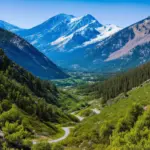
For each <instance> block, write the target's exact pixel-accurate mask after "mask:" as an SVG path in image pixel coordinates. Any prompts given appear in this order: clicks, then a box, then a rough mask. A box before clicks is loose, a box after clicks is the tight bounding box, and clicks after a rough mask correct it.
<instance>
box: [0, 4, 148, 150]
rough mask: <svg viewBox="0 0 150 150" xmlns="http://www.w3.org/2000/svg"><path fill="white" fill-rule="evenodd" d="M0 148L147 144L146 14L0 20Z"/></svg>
mask: <svg viewBox="0 0 150 150" xmlns="http://www.w3.org/2000/svg"><path fill="white" fill-rule="evenodd" d="M24 2H25V1H24ZM47 2H48V1H47ZM42 4H44V1H42ZM46 4H47V3H46ZM141 7H142V6H141ZM26 9H27V10H28V8H26ZM25 13H27V11H26V12H25ZM40 13H41V12H40ZM33 19H34V18H33ZM125 21H127V20H125ZM51 60H52V61H51ZM55 63H56V64H55ZM65 71H66V73H65ZM0 150H150V17H147V18H145V19H143V20H141V21H139V22H137V23H135V24H132V25H130V26H129V27H125V28H121V27H118V26H117V25H114V24H108V25H103V24H101V23H99V21H98V20H97V19H96V18H94V17H93V16H92V15H90V14H87V15H84V16H81V17H75V16H73V15H67V14H59V15H56V16H54V17H52V18H50V19H48V20H47V21H45V22H44V23H42V24H40V25H37V26H35V27H33V28H31V29H23V28H20V27H17V26H15V25H11V24H9V23H7V22H5V21H0Z"/></svg>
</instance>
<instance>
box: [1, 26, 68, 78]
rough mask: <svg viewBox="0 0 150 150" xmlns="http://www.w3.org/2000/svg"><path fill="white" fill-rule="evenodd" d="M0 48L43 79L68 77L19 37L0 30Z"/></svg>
mask: <svg viewBox="0 0 150 150" xmlns="http://www.w3.org/2000/svg"><path fill="white" fill-rule="evenodd" d="M0 47H1V48H3V49H4V51H5V53H6V55H7V56H8V57H9V58H10V59H11V60H13V61H15V62H16V63H17V64H19V65H21V66H22V67H24V68H25V69H27V70H28V71H30V72H32V73H33V74H34V75H36V76H39V77H41V78H43V79H56V78H65V77H68V76H67V75H66V74H65V73H63V72H62V71H61V70H60V69H59V68H58V67H57V66H56V65H55V64H54V63H53V62H51V61H50V60H49V59H48V58H47V57H46V56H44V55H43V54H42V53H40V52H39V51H38V50H37V49H36V48H34V47H33V46H32V45H30V44H29V43H28V42H26V41H25V40H23V39H22V38H20V37H19V36H17V35H15V34H13V33H11V32H8V31H6V30H3V29H1V28H0Z"/></svg>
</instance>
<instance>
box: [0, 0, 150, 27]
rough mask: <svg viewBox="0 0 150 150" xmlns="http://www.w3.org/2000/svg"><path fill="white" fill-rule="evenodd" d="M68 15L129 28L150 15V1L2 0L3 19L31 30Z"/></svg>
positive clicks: (1, 11)
mask: <svg viewBox="0 0 150 150" xmlns="http://www.w3.org/2000/svg"><path fill="white" fill-rule="evenodd" d="M59 13H66V14H72V15H75V16H82V15H85V14H91V15H93V16H94V17H95V18H96V19H97V20H99V22H100V23H102V24H110V23H113V24H116V25H119V26H122V27H126V26H128V25H130V24H132V23H135V22H137V21H139V20H141V19H144V18H146V17H148V16H150V0H1V1H0V20H4V21H7V22H9V23H12V24H14V25H17V26H19V27H22V28H31V27H33V26H34V25H37V24H40V23H42V22H43V21H45V20H47V19H49V18H50V17H52V16H54V15H56V14H59Z"/></svg>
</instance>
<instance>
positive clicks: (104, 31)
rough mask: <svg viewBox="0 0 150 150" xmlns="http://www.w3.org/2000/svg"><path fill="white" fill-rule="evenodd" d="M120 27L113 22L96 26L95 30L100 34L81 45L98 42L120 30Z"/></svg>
mask: <svg viewBox="0 0 150 150" xmlns="http://www.w3.org/2000/svg"><path fill="white" fill-rule="evenodd" d="M121 29H122V28H121V27H118V26H116V25H114V24H109V25H105V26H102V27H100V28H97V29H96V30H97V31H99V33H100V34H99V35H98V36H97V37H96V38H94V39H91V40H90V41H87V42H85V43H84V44H83V45H84V46H87V45H90V44H94V43H96V42H100V41H101V40H103V39H105V38H107V37H109V36H111V35H113V34H114V33H116V32H118V31H120V30H121Z"/></svg>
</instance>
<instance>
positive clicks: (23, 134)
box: [0, 49, 77, 149]
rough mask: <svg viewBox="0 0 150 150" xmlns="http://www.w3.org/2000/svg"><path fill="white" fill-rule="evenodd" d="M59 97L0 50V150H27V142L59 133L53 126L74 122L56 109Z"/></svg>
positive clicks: (51, 86) (52, 86)
mask: <svg viewBox="0 0 150 150" xmlns="http://www.w3.org/2000/svg"><path fill="white" fill-rule="evenodd" d="M59 96H60V93H59V91H58V90H57V88H56V87H55V86H54V85H53V84H52V83H51V82H49V81H44V80H40V79H39V78H36V77H34V76H33V75H32V74H31V73H29V72H27V71H25V70H24V69H23V68H21V67H20V66H18V65H17V64H15V63H13V62H12V61H11V60H10V59H8V57H7V56H6V55H5V54H4V52H3V51H2V50H1V49H0V132H1V133H3V135H4V136H3V138H1V137H2V134H0V147H1V148H2V147H3V149H11V148H14V149H29V147H30V146H31V143H30V142H29V141H27V140H29V139H30V140H31V139H33V138H37V137H40V136H50V137H53V136H54V135H56V134H57V133H59V134H60V133H61V132H62V131H61V130H60V129H59V127H57V126H56V123H57V124H60V125H61V124H63V123H67V122H68V123H69V122H70V123H71V122H74V121H77V119H75V118H74V117H73V116H71V115H69V114H66V113H64V112H62V111H61V110H60V109H59V108H58V107H60V103H59Z"/></svg>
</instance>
